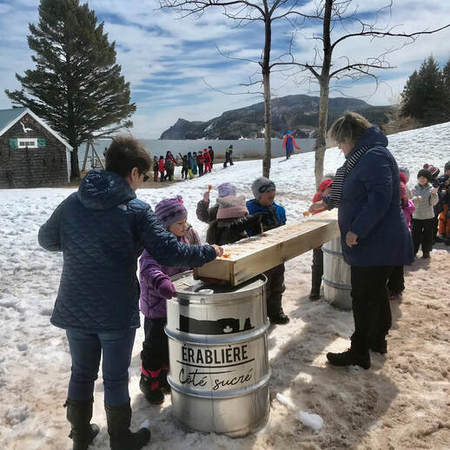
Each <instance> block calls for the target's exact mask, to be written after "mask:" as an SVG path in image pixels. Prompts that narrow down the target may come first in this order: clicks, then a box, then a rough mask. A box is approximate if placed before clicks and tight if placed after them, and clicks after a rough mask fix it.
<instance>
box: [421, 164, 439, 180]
mask: <svg viewBox="0 0 450 450" xmlns="http://www.w3.org/2000/svg"><path fill="white" fill-rule="evenodd" d="M423 168H424V169H427V170H429V171H430V173H431V178H436V177H437V176H438V175H439V172H440V171H439V169H438V168H437V167H435V166H433V165H432V164H424V165H423Z"/></svg>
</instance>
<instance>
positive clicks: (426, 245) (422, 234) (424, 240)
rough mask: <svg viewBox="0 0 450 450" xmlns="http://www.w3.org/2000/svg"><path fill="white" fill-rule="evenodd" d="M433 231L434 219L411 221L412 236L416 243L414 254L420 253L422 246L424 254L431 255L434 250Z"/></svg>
mask: <svg viewBox="0 0 450 450" xmlns="http://www.w3.org/2000/svg"><path fill="white" fill-rule="evenodd" d="M433 230H434V218H433V219H424V220H420V219H412V221H411V234H412V239H413V242H414V254H415V255H416V254H417V252H418V251H419V248H420V245H422V252H423V253H429V252H430V251H431V249H432V248H433Z"/></svg>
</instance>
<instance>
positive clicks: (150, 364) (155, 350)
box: [141, 317, 169, 370]
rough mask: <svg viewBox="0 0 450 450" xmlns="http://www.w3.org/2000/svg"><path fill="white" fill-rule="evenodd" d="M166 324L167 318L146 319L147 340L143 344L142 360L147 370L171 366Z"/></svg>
mask: <svg viewBox="0 0 450 450" xmlns="http://www.w3.org/2000/svg"><path fill="white" fill-rule="evenodd" d="M166 323H167V319H166V318H162V319H150V318H148V317H146V318H145V319H144V333H145V340H144V342H143V344H142V352H141V360H142V365H143V366H144V368H145V369H146V370H158V369H160V368H161V367H163V366H169V343H168V340H167V335H166V333H165V332H164V326H165V325H166Z"/></svg>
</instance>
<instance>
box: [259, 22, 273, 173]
mask: <svg viewBox="0 0 450 450" xmlns="http://www.w3.org/2000/svg"><path fill="white" fill-rule="evenodd" d="M264 24H265V41H264V56H263V60H262V63H261V67H262V77H263V86H264V148H265V150H264V158H263V177H267V178H269V177H270V165H271V162H272V148H271V147H272V141H271V136H272V117H271V112H270V101H271V94H270V46H271V42H272V28H271V25H272V20H271V18H270V16H266V18H265V22H264Z"/></svg>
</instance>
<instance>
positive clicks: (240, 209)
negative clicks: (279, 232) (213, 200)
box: [197, 183, 265, 245]
mask: <svg viewBox="0 0 450 450" xmlns="http://www.w3.org/2000/svg"><path fill="white" fill-rule="evenodd" d="M218 192H219V196H218V198H217V204H216V205H215V206H214V207H213V208H209V209H208V208H207V206H206V205H205V204H203V205H200V203H201V202H199V204H198V205H197V217H198V218H199V219H200V220H202V219H201V217H203V218H205V219H210V220H205V221H208V223H209V226H208V231H207V232H206V241H207V242H208V243H209V244H213V243H214V244H217V245H224V244H232V243H233V242H236V241H239V240H240V239H243V238H246V237H248V236H249V235H248V234H247V231H249V230H250V231H251V233H252V234H259V233H261V221H262V219H263V217H264V216H265V214H264V213H260V214H253V215H249V214H248V210H247V206H246V204H245V197H244V196H243V195H236V188H235V187H234V186H233V185H232V184H230V183H223V184H221V185H219V187H218ZM207 194H208V198H207V200H208V201H207V202H206V201H205V196H204V199H203V203H207V204H208V205H209V193H207ZM205 195H206V194H205ZM199 206H201V208H200V214H199Z"/></svg>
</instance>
